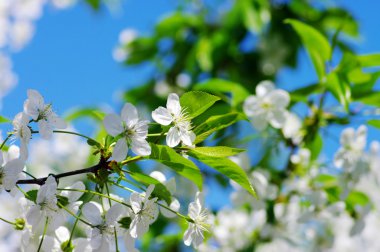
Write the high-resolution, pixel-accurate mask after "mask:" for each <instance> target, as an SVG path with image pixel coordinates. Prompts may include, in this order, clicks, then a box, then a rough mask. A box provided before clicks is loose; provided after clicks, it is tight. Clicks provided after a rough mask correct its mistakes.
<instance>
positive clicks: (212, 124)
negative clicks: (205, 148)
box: [194, 113, 242, 144]
mask: <svg viewBox="0 0 380 252" xmlns="http://www.w3.org/2000/svg"><path fill="white" fill-rule="evenodd" d="M241 119H242V116H240V114H239V113H229V114H225V115H217V116H211V117H209V118H208V119H207V120H206V121H205V122H204V123H202V124H200V125H199V126H198V127H196V128H195V129H194V133H195V135H196V138H195V141H194V144H197V143H200V142H202V141H204V140H205V139H206V138H207V137H208V136H210V135H211V134H212V133H214V132H215V131H217V130H220V129H223V128H226V127H228V126H230V125H232V124H234V123H236V122H237V121H239V120H241Z"/></svg>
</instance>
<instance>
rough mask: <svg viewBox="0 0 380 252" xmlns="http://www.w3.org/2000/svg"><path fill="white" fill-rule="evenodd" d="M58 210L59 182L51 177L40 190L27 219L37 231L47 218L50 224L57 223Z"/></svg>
mask: <svg viewBox="0 0 380 252" xmlns="http://www.w3.org/2000/svg"><path fill="white" fill-rule="evenodd" d="M58 210H59V207H58V205H57V182H56V181H55V178H54V177H53V176H49V177H48V178H47V179H46V182H45V184H44V185H42V186H41V187H40V189H39V190H38V192H37V199H36V204H33V205H32V206H31V207H30V209H29V211H28V213H27V214H26V219H27V221H28V223H29V224H30V225H31V226H32V227H33V230H35V229H36V228H37V227H38V226H39V225H41V223H43V224H44V223H45V220H46V218H47V219H48V221H49V222H51V221H55V219H54V217H55V216H56V213H57V211H58Z"/></svg>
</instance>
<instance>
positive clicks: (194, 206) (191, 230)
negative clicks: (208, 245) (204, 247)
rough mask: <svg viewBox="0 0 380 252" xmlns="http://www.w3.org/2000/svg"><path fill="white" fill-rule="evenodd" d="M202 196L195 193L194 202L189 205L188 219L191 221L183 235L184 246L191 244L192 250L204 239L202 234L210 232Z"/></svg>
mask: <svg viewBox="0 0 380 252" xmlns="http://www.w3.org/2000/svg"><path fill="white" fill-rule="evenodd" d="M203 201H204V199H203V194H202V193H201V192H197V194H196V195H195V200H194V202H191V203H190V204H189V213H188V215H189V217H190V218H191V220H192V221H188V224H189V226H188V228H187V230H186V231H185V234H184V235H183V241H184V243H185V245H186V246H190V245H191V244H193V246H194V248H197V247H199V245H201V243H202V242H203V239H204V234H203V232H209V231H210V223H209V213H208V211H207V209H205V208H203Z"/></svg>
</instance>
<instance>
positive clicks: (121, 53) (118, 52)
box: [112, 29, 138, 62]
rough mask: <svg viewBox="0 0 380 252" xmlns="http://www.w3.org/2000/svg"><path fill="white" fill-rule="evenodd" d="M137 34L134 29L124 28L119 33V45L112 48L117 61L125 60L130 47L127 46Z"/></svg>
mask: <svg viewBox="0 0 380 252" xmlns="http://www.w3.org/2000/svg"><path fill="white" fill-rule="evenodd" d="M137 36H138V33H137V31H136V30H134V29H124V30H123V31H122V32H121V33H120V35H119V45H118V46H117V47H116V48H115V49H114V50H113V53H112V55H113V58H114V60H116V61H118V62H122V61H125V60H127V58H128V55H129V51H130V48H129V47H128V46H129V44H130V43H132V42H133V41H134V40H135V39H136V38H137Z"/></svg>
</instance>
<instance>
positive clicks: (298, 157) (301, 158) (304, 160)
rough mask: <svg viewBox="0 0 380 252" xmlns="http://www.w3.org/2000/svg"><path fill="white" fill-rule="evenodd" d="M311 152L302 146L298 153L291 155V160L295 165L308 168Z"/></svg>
mask: <svg viewBox="0 0 380 252" xmlns="http://www.w3.org/2000/svg"><path fill="white" fill-rule="evenodd" d="M310 157H311V153H310V150H309V149H306V148H301V149H300V150H298V152H297V153H296V154H293V155H291V156H290V161H291V162H292V163H293V164H295V165H301V166H302V167H304V168H307V167H308V166H309V164H310Z"/></svg>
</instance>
